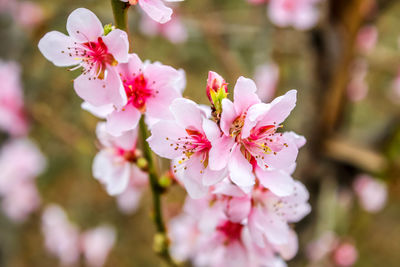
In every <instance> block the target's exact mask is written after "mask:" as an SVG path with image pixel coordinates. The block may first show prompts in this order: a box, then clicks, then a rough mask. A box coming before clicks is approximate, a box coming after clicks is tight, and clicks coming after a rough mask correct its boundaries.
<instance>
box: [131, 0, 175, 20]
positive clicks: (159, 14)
mask: <svg viewBox="0 0 400 267" xmlns="http://www.w3.org/2000/svg"><path fill="white" fill-rule="evenodd" d="M139 5H140V6H141V7H142V8H143V10H144V12H146V14H147V15H148V16H150V17H151V18H152V19H154V20H155V21H157V22H159V23H165V22H167V21H169V20H170V19H171V15H172V9H171V8H169V7H166V6H165V5H164V3H163V2H162V1H161V0H140V1H139Z"/></svg>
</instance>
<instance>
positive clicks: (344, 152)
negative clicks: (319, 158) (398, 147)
mask: <svg viewBox="0 0 400 267" xmlns="http://www.w3.org/2000/svg"><path fill="white" fill-rule="evenodd" d="M324 155H325V156H327V157H328V158H330V159H333V160H337V161H340V162H342V163H346V164H349V165H352V166H354V167H357V168H358V169H360V170H363V171H366V172H370V173H382V172H383V171H385V170H386V169H387V168H388V165H389V163H388V161H387V160H386V158H385V157H384V156H383V155H382V154H380V153H378V152H376V151H373V150H371V149H369V148H366V147H362V146H357V145H354V144H351V143H349V142H347V141H346V140H343V139H340V138H334V139H329V140H326V141H325V144H324Z"/></svg>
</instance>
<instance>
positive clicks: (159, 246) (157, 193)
mask: <svg viewBox="0 0 400 267" xmlns="http://www.w3.org/2000/svg"><path fill="white" fill-rule="evenodd" d="M139 127H140V134H141V137H142V145H143V147H142V149H143V156H144V157H145V159H146V160H147V163H148V173H149V180H150V187H151V191H152V195H153V220H154V223H155V225H156V230H157V233H156V235H155V236H154V250H155V251H156V252H157V253H159V254H160V256H161V257H163V258H164V259H165V260H166V262H167V263H168V264H169V265H171V266H175V265H176V264H175V263H174V262H173V260H172V258H171V256H170V254H169V249H168V247H169V240H168V237H167V232H166V227H165V224H164V220H163V216H162V207H161V195H162V193H163V192H164V189H163V188H162V187H161V186H160V184H159V183H158V174H157V171H156V166H155V164H154V160H153V155H152V152H151V149H150V147H149V144H148V143H147V141H146V139H147V137H148V132H147V127H146V123H145V122H144V118H143V117H142V118H141V119H140V122H139Z"/></svg>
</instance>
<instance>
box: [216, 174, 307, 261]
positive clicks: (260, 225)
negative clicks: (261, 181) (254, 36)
mask: <svg viewBox="0 0 400 267" xmlns="http://www.w3.org/2000/svg"><path fill="white" fill-rule="evenodd" d="M213 194H215V195H216V198H217V199H218V201H220V202H222V203H223V204H222V205H223V206H224V213H225V215H226V216H227V218H228V219H229V220H230V221H232V222H238V223H243V222H248V227H249V230H250V235H251V236H252V238H253V240H254V242H256V243H257V245H258V246H260V247H265V246H266V245H268V244H273V246H274V247H275V248H278V247H279V248H281V249H286V250H285V252H286V253H285V256H286V257H284V258H285V259H289V256H294V255H295V254H296V252H297V249H293V247H295V248H296V247H297V245H295V243H296V242H297V241H296V240H297V239H296V240H295V239H294V238H295V237H293V235H294V233H292V232H291V230H290V227H289V225H288V223H294V222H298V221H299V220H301V219H302V218H303V217H304V216H306V215H307V214H308V213H309V212H310V211H311V207H310V205H309V204H308V203H307V201H308V198H309V195H308V191H307V189H306V188H305V187H304V185H303V184H301V183H300V182H297V181H296V182H295V186H294V190H293V193H292V194H291V195H289V196H286V197H279V196H277V195H275V194H273V193H272V192H271V191H270V190H267V189H265V188H263V187H260V186H258V187H255V188H253V190H252V191H251V192H250V193H248V194H246V193H244V192H243V191H241V190H240V189H239V187H237V186H235V185H234V184H232V183H230V182H228V180H224V182H223V183H219V184H218V185H216V186H215V189H214V191H213ZM294 241H296V242H294ZM296 244H297V243H296ZM289 245H290V246H289ZM290 249H291V250H290ZM290 258H291V257H290Z"/></svg>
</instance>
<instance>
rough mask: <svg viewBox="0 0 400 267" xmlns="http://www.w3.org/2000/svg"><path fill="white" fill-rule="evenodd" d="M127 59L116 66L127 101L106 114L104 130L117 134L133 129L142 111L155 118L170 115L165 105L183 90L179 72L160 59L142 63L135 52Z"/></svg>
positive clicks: (169, 116) (167, 117)
mask: <svg viewBox="0 0 400 267" xmlns="http://www.w3.org/2000/svg"><path fill="white" fill-rule="evenodd" d="M128 58H129V61H128V63H126V64H119V65H118V66H117V71H118V74H119V76H120V77H121V79H122V83H123V87H124V90H125V98H126V99H127V103H126V105H124V106H123V107H121V108H120V109H116V110H114V111H113V112H112V113H111V114H109V115H108V116H107V126H106V127H107V131H108V132H109V133H111V134H112V135H116V136H117V135H120V134H121V133H122V132H124V131H128V130H132V129H134V128H135V127H136V126H137V124H138V122H139V119H140V117H141V114H142V113H145V114H146V115H148V116H150V117H152V118H157V119H169V118H172V116H171V114H170V112H169V109H168V107H169V105H170V104H171V102H172V101H173V100H174V99H175V98H178V97H180V96H181V91H182V88H181V86H182V81H181V79H182V73H181V72H179V71H177V70H175V69H174V68H172V67H170V66H165V65H162V64H161V63H159V62H155V63H149V62H145V63H142V61H141V60H140V58H139V57H138V56H137V55H136V54H130V55H129V57H128Z"/></svg>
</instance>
